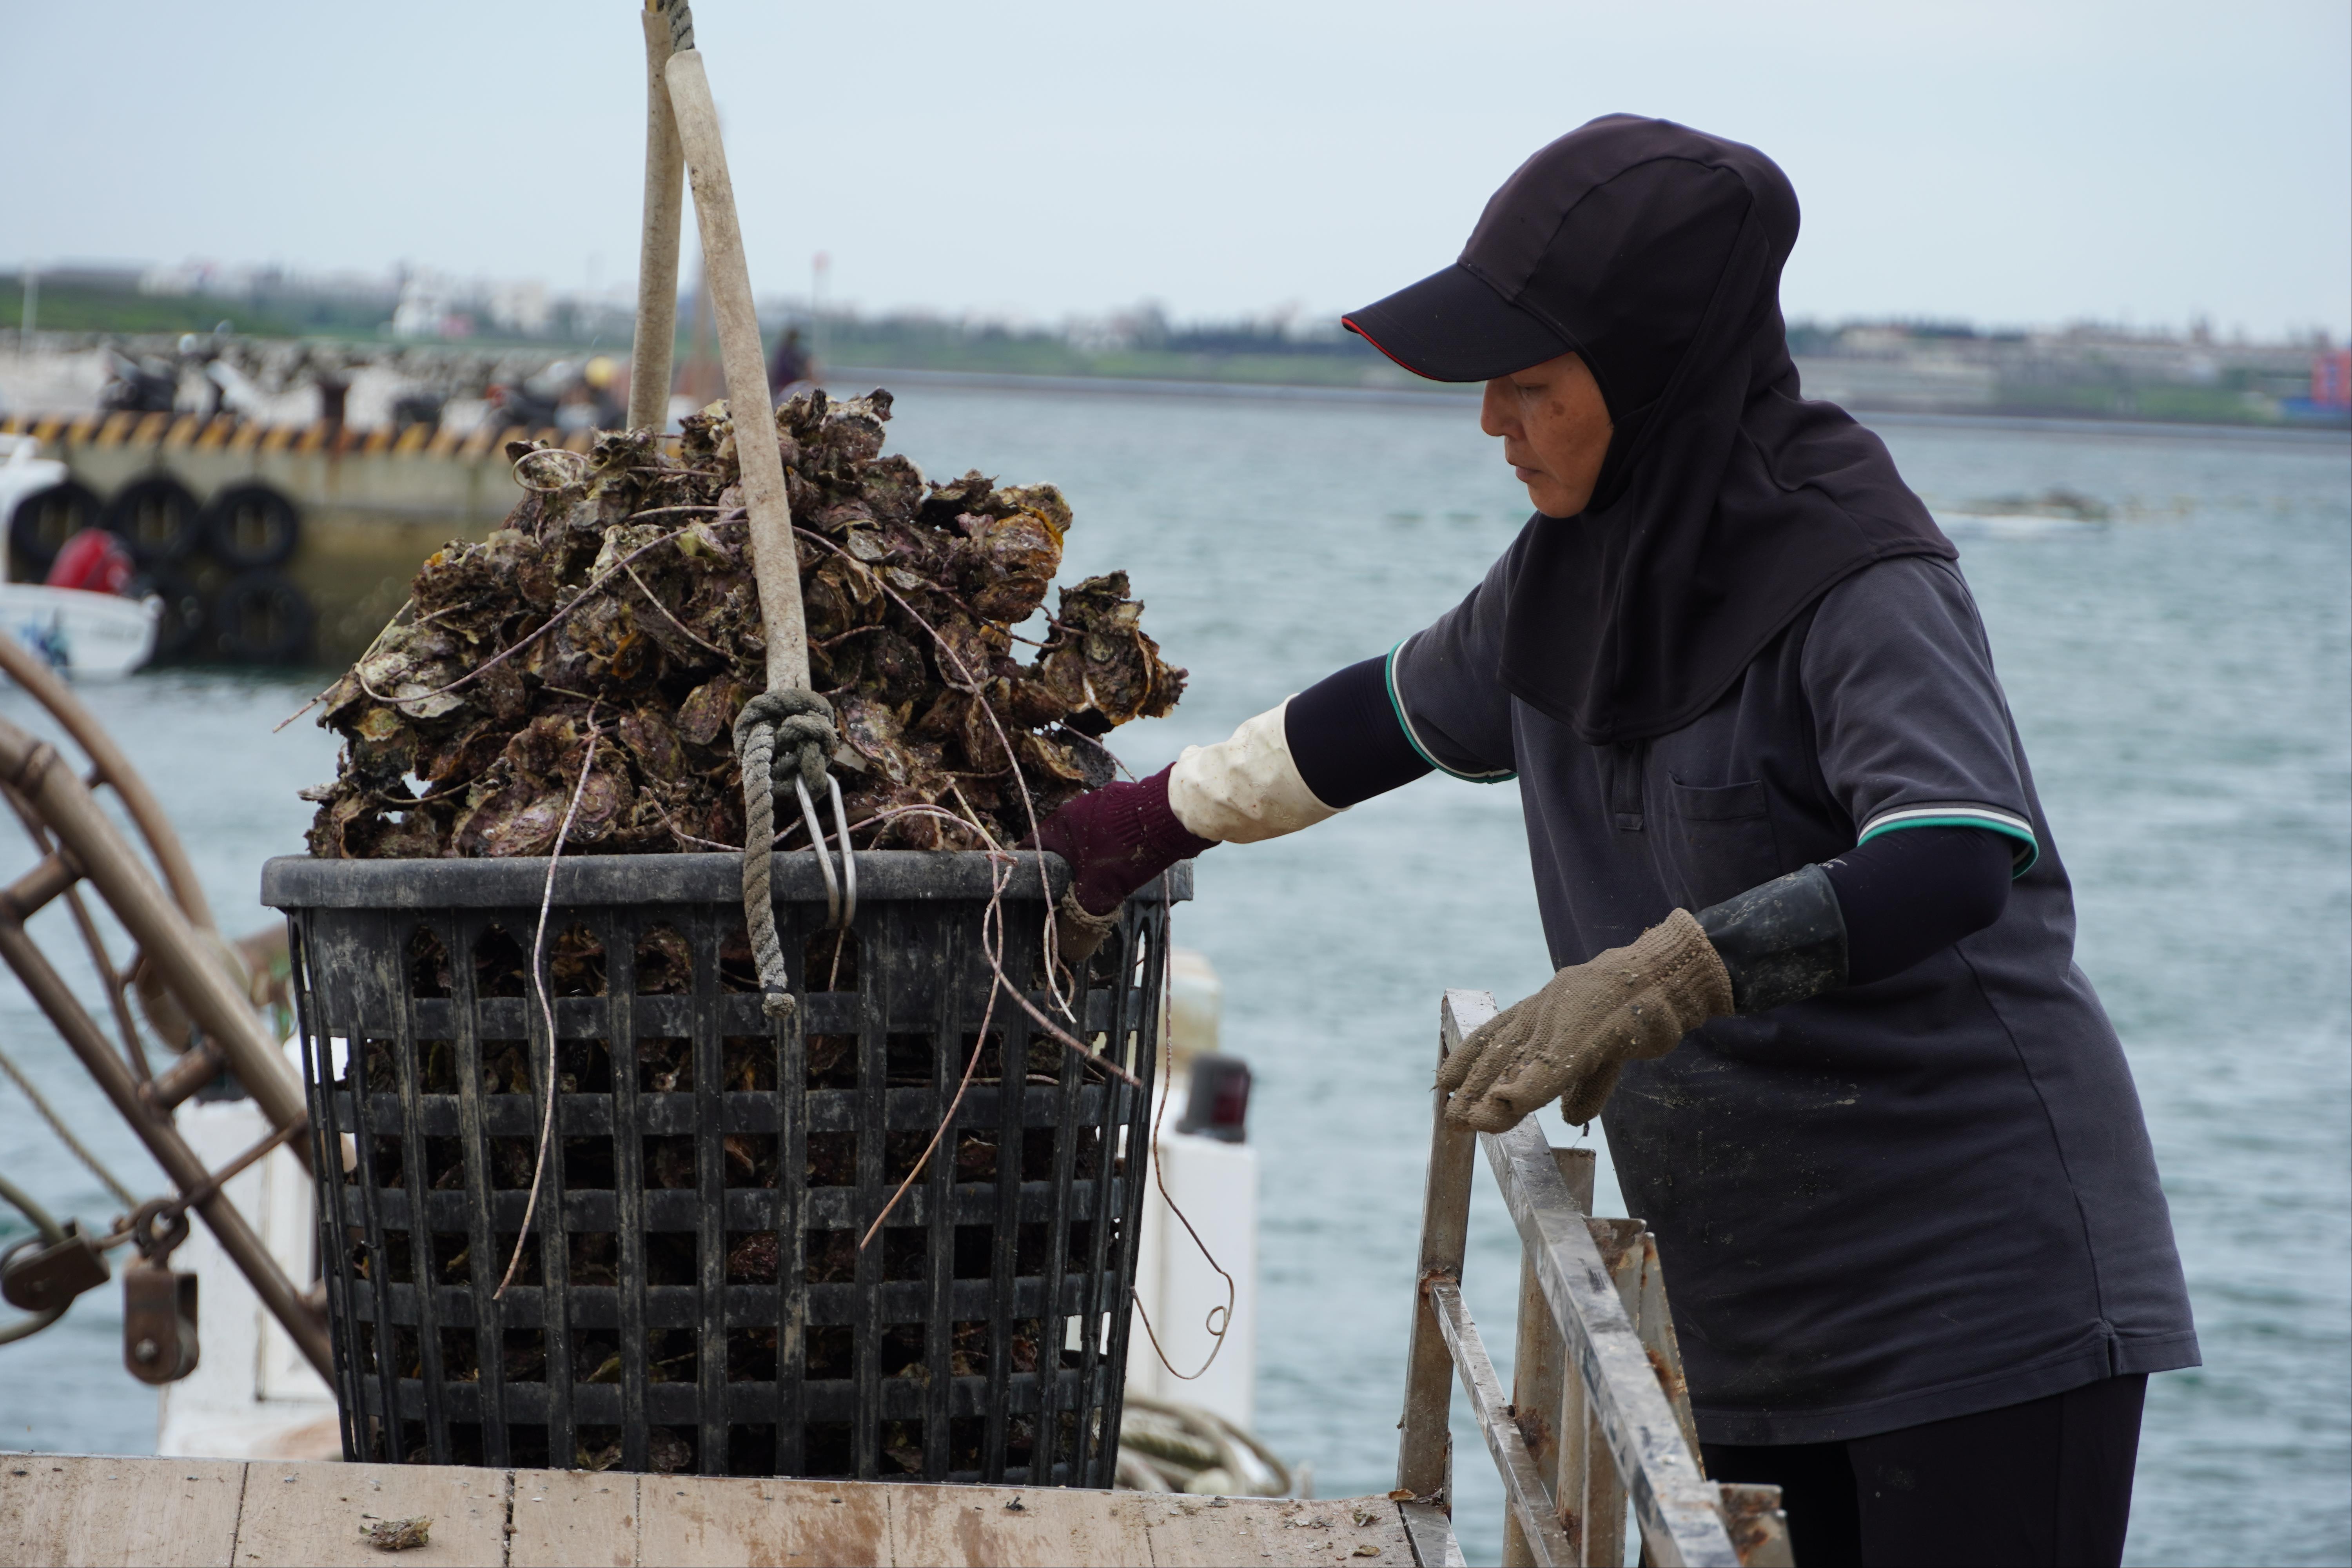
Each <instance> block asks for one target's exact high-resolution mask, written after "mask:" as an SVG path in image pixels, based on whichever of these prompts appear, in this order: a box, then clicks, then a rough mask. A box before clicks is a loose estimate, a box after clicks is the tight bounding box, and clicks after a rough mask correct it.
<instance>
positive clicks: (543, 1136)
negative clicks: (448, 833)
mask: <svg viewBox="0 0 2352 1568" xmlns="http://www.w3.org/2000/svg"><path fill="white" fill-rule="evenodd" d="M595 721H596V708H595V705H594V704H593V703H591V704H590V705H589V708H588V750H587V751H586V752H585V753H583V755H582V757H581V759H580V782H579V783H578V784H574V785H572V804H571V805H568V806H565V807H564V808H563V825H562V826H561V827H558V828H557V829H556V830H555V847H553V848H552V849H551V850H550V851H549V852H548V856H547V886H546V887H545V888H544V889H541V892H540V895H539V931H538V934H536V935H535V936H533V937H532V938H531V939H530V983H531V986H532V988H533V989H535V990H536V991H537V992H538V993H539V1013H540V1016H541V1019H542V1020H544V1021H545V1023H546V1025H547V1115H546V1117H545V1118H544V1119H543V1120H542V1121H541V1122H540V1124H539V1158H538V1159H537V1160H536V1161H534V1162H533V1163H532V1164H531V1168H530V1201H529V1202H527V1203H525V1204H524V1205H523V1206H522V1230H521V1233H520V1235H518V1236H517V1237H515V1247H514V1256H513V1257H512V1258H508V1259H507V1271H506V1276H505V1278H503V1279H500V1280H499V1288H498V1289H495V1290H493V1291H491V1292H490V1300H493V1301H497V1300H504V1299H505V1297H506V1293H507V1287H508V1286H509V1285H511V1284H513V1283H514V1277H515V1270H516V1269H517V1268H521V1267H522V1249H523V1248H524V1247H528V1246H529V1245H530V1220H531V1215H534V1214H536V1213H538V1212H539V1189H540V1184H541V1182H542V1181H543V1180H544V1179H545V1177H546V1175H547V1146H548V1144H549V1143H550V1142H552V1140H553V1137H554V1133H555V1093H556V1082H555V1074H556V1040H555V1005H554V1004H553V1003H551V1002H550V1001H549V1000H548V999H547V971H546V965H545V963H544V962H543V960H544V955H545V954H546V952H547V913H548V910H549V909H550V908H551V906H552V905H553V904H554V902H555V867H556V863H557V862H558V861H560V860H561V859H562V858H563V840H564V838H565V837H566V836H568V835H569V834H570V833H571V831H572V817H573V816H577V815H578V814H579V811H580V797H581V796H583V795H586V794H587V793H588V771H589V769H590V767H591V766H592V765H593V763H595V761H596V726H595Z"/></svg>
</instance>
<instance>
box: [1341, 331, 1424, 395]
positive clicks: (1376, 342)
mask: <svg viewBox="0 0 2352 1568" xmlns="http://www.w3.org/2000/svg"><path fill="white" fill-rule="evenodd" d="M1339 324H1340V325H1341V326H1343V327H1345V328H1347V329H1348V330H1349V331H1351V332H1353V333H1355V334H1356V335H1357V336H1358V337H1360V338H1361V339H1363V340H1364V341H1365V342H1368V343H1370V344H1371V345H1372V347H1374V348H1376V349H1379V350H1380V351H1381V353H1383V354H1388V357H1389V359H1390V361H1391V363H1396V364H1400V365H1404V368H1405V369H1407V370H1409V371H1412V374H1415V375H1417V376H1419V377H1421V379H1422V380H1423V381H1435V380H1436V379H1437V377H1435V376H1433V375H1432V374H1429V373H1428V372H1427V371H1425V370H1423V369H1421V368H1419V367H1418V366H1416V365H1410V364H1405V363H1404V361H1402V360H1401V359H1398V358H1397V356H1396V355H1394V354H1392V353H1389V351H1388V350H1387V349H1386V348H1385V347H1383V346H1382V344H1381V340H1380V339H1378V338H1376V337H1374V336H1372V334H1371V333H1370V332H1368V331H1364V329H1363V328H1361V327H1360V326H1358V325H1357V324H1356V319H1355V318H1354V317H1353V316H1342V317H1340V318H1339Z"/></svg>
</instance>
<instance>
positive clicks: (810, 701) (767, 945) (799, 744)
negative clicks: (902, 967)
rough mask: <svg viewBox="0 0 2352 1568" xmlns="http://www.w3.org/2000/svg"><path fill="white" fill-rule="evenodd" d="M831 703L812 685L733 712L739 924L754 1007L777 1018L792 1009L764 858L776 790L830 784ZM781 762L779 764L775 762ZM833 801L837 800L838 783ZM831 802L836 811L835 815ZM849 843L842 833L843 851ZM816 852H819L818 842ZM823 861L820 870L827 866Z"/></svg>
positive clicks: (767, 695)
mask: <svg viewBox="0 0 2352 1568" xmlns="http://www.w3.org/2000/svg"><path fill="white" fill-rule="evenodd" d="M834 745H835V732H834V728H833V704H832V703H830V702H827V701H826V700H824V698H822V697H820V696H818V695H817V694H816V693H815V692H814V691H808V690H803V689H792V690H784V691H768V692H763V693H761V695H759V696H757V697H754V698H752V699H751V700H750V701H749V702H746V703H745V704H743V710H742V711H741V712H740V713H738V714H737V715H736V716H735V755H736V759H737V761H738V762H740V763H741V765H742V769H743V923H744V926H745V928H746V929H747V930H748V931H749V932H750V933H751V956H752V958H753V960H754V961H755V962H756V963H758V965H759V969H760V992H761V998H760V1010H761V1012H763V1013H765V1014H766V1015H767V1016H769V1017H771V1018H773V1019H776V1020H778V1021H779V1022H782V1021H785V1020H789V1019H790V1018H791V1017H792V1016H793V1012H794V1010H795V1004H794V1003H793V994H792V983H791V977H790V976H789V974H788V973H786V972H785V969H784V952H783V945H782V942H781V941H780V940H779V939H778V937H777V935H776V908H775V903H774V901H773V897H772V893H771V891H770V878H769V872H770V868H769V859H770V858H771V856H772V854H773V850H774V845H775V839H776V797H777V795H779V794H780V793H782V791H783V790H784V789H786V788H788V787H791V786H794V785H797V786H799V787H798V788H797V789H795V790H794V794H795V795H797V796H798V798H799V799H802V800H806V799H807V798H808V797H807V795H805V794H804V793H801V792H802V791H804V790H807V789H810V788H819V787H823V786H824V784H827V783H829V782H830V781H829V778H828V775H827V774H826V772H825V762H826V759H828V758H829V757H831V756H832V755H833V748H834ZM779 761H781V762H782V764H783V765H782V767H781V768H779V767H778V766H777V765H776V764H777V763H778V762H779ZM834 798H835V800H836V801H838V800H839V799H840V792H839V789H838V786H835V793H834ZM839 810H840V808H839V807H838V806H837V805H836V806H835V815H836V816H838V815H839ZM848 849H849V845H848V835H847V834H846V833H845V834H844V835H843V842H842V852H843V854H844V855H845V856H846V855H847V853H848ZM817 853H818V854H819V855H820V856H822V855H823V854H824V848H823V847H822V842H821V841H820V847H819V848H818V850H817ZM831 869H832V868H831V865H830V864H829V863H828V865H827V867H826V870H827V871H828V873H829V872H830V871H831Z"/></svg>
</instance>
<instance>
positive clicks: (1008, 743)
mask: <svg viewBox="0 0 2352 1568" xmlns="http://www.w3.org/2000/svg"><path fill="white" fill-rule="evenodd" d="M793 532H794V533H796V534H798V535H800V536H801V537H802V538H803V539H806V540H808V541H809V542H812V543H814V544H816V545H818V546H821V547H822V548H824V549H826V550H830V551H832V552H833V553H834V554H835V555H837V556H839V557H840V558H841V559H842V560H844V561H846V562H849V563H852V564H853V565H855V566H856V568H857V569H858V570H859V571H862V572H864V573H865V574H866V576H867V577H868V578H870V579H872V581H873V583H874V585H875V586H876V587H877V588H879V589H881V590H882V592H883V593H885V594H887V595H889V598H890V602H891V603H892V604H894V605H898V608H900V609H901V610H903V611H905V612H906V613H907V616H908V619H910V620H912V621H913V622H914V623H915V624H916V625H917V626H920V627H922V628H923V630H924V631H926V632H928V633H929V634H930V638H931V641H933V642H934V643H937V644H938V645H939V649H940V653H941V654H942V655H944V656H945V657H946V658H947V659H948V660H949V662H950V663H952V664H953V665H954V666H955V669H956V673H957V674H958V675H960V676H961V677H962V678H963V682H964V684H963V687H962V690H963V691H964V692H965V693H966V694H967V695H969V696H970V697H971V698H972V700H974V701H976V702H978V703H979V704H980V710H981V711H982V713H985V714H987V715H988V727H989V728H990V729H992V730H993V731H996V742H997V744H999V745H1001V746H1003V748H1004V760H1005V761H1006V762H1007V763H1010V764H1011V765H1012V770H1013V784H1015V785H1017V786H1019V788H1020V791H1021V809H1022V811H1023V813H1024V815H1026V816H1027V817H1028V818H1029V837H1030V841H1031V842H1033V843H1034V842H1035V841H1036V837H1037V803H1036V802H1035V801H1034V799H1032V798H1031V797H1030V795H1029V781H1028V780H1027V779H1025V778H1024V777H1022V776H1021V754H1020V753H1019V752H1016V751H1014V750H1013V741H1012V738H1011V737H1010V736H1008V735H1006V734H1005V732H1004V725H1003V722H1002V721H999V720H998V718H997V717H996V709H995V707H994V706H993V705H992V704H991V703H990V701H989V700H988V696H987V693H986V692H985V691H984V690H983V689H982V687H981V684H980V682H979V680H978V679H976V678H974V676H973V675H972V673H971V668H970V667H969V666H967V665H966V664H965V663H964V661H963V656H962V655H961V654H960V653H958V652H956V650H955V648H954V647H952V646H950V644H949V642H948V639H947V638H946V637H942V636H941V635H940V629H939V628H938V627H937V626H933V625H931V623H930V622H929V621H928V620H926V619H924V618H923V616H922V614H921V613H920V612H919V611H918V610H917V609H916V608H915V606H914V605H910V604H908V603H907V601H906V600H905V599H903V598H901V597H899V595H898V590H897V589H896V588H893V587H891V586H890V584H888V583H887V582H886V581H884V580H883V577H882V574H880V573H878V572H877V571H875V570H874V569H873V568H872V567H870V566H867V565H866V563H864V562H862V561H860V560H858V559H857V557H856V556H855V555H852V554H851V553H849V552H847V551H846V550H844V549H843V548H841V546H839V545H838V544H835V542H833V541H831V540H830V539H827V538H825V537H824V535H823V534H821V533H815V532H812V531H810V530H808V529H805V528H800V527H795V528H794V529H793ZM1037 889H1038V891H1039V892H1041V893H1043V894H1044V895H1045V951H1046V952H1047V953H1048V954H1049V955H1050V956H1049V957H1048V958H1047V960H1046V963H1045V992H1046V994H1047V995H1049V996H1051V997H1052V998H1053V999H1054V1005H1055V1006H1056V1007H1058V1008H1060V1009H1061V1011H1062V1016H1064V1017H1066V1018H1067V1019H1069V1020H1070V1021H1071V1022H1072V1023H1076V1022H1077V1015H1076V1014H1075V1013H1073V1012H1072V1011H1071V1010H1070V1004H1069V999H1068V998H1067V997H1066V996H1065V995H1064V994H1062V981H1061V975H1060V973H1058V972H1059V971H1060V970H1061V969H1062V967H1063V965H1062V964H1061V963H1060V962H1059V952H1058V948H1059V941H1058V938H1057V936H1056V933H1055V922H1054V889H1053V884H1052V880H1051V879H1049V878H1048V877H1047V876H1046V875H1045V859H1044V858H1043V857H1040V858H1039V859H1038V861H1037ZM1000 973H1002V972H1001V971H1000ZM1072 978H1073V979H1075V978H1076V976H1073V977H1072ZM1014 1000H1016V1001H1018V1002H1020V1004H1021V1005H1022V1006H1024V1008H1025V1007H1028V1006H1029V1003H1028V1000H1027V999H1026V998H1025V997H1023V996H1021V995H1020V994H1019V993H1017V992H1016V993H1014ZM1032 1011H1034V1009H1032ZM1055 1033H1057V1034H1059V1033H1060V1031H1059V1030H1058V1029H1056V1030H1055ZM1062 1038H1063V1039H1064V1040H1066V1041H1067V1040H1068V1039H1069V1037H1068V1036H1067V1035H1063V1036H1062ZM1073 1043H1075V1042H1073ZM1080 1048H1082V1049H1083V1048H1084V1047H1080Z"/></svg>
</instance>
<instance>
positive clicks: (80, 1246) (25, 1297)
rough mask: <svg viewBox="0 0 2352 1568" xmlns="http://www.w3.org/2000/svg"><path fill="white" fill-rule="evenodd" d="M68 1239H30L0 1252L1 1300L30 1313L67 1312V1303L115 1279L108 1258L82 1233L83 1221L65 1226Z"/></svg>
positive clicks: (72, 1222)
mask: <svg viewBox="0 0 2352 1568" xmlns="http://www.w3.org/2000/svg"><path fill="white" fill-rule="evenodd" d="M65 1233H66V1234H65V1239H64V1240H62V1241H52V1242H46V1243H45V1242H43V1241H42V1240H41V1238H40V1237H27V1238H26V1239H25V1240H23V1241H20V1242H18V1243H17V1244H16V1246H14V1247H10V1248H9V1249H8V1250H7V1251H5V1252H0V1300H5V1301H6V1302H7V1303H8V1304H9V1305H10V1306H12V1307H22V1308H23V1309H25V1310H26V1311H28V1312H53V1311H63V1310H65V1308H66V1304H67V1303H68V1302H69V1301H71V1300H73V1299H74V1298H75V1297H77V1296H79V1295H81V1294H82V1293H83V1292H84V1291H87V1290H95V1289H98V1288H99V1287H100V1285H103V1284H105V1283H106V1282H107V1281H108V1280H109V1279H112V1278H113V1274H112V1272H111V1271H110V1269H109V1268H107V1267H106V1255H105V1254H104V1253H102V1252H100V1250H99V1249H98V1244H97V1243H96V1242H94V1241H92V1240H91V1239H90V1238H89V1237H87V1236H84V1235H83V1234H82V1233H81V1223H80V1222H79V1220H68V1221H66V1223H65Z"/></svg>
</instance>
